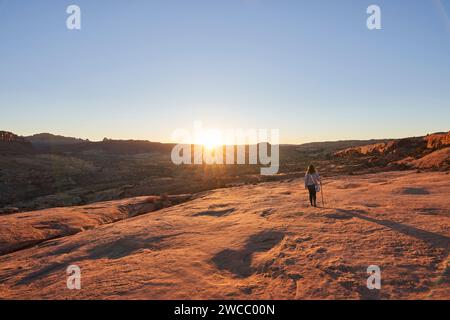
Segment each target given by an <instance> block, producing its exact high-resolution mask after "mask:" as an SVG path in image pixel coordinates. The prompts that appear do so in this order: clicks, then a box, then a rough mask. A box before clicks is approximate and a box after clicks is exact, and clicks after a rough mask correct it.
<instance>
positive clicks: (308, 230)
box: [0, 170, 450, 299]
mask: <svg viewBox="0 0 450 320" xmlns="http://www.w3.org/2000/svg"><path fill="white" fill-rule="evenodd" d="M449 177H450V176H449V175H448V172H420V171H416V170H407V171H391V172H381V173H373V174H361V175H340V176H336V177H330V178H325V179H324V184H323V191H324V197H325V206H324V208H322V207H318V208H314V207H310V206H309V203H308V202H307V191H306V190H305V189H304V186H303V179H301V178H292V179H288V180H283V181H273V182H263V183H259V184H247V185H242V186H236V187H229V188H221V189H216V190H210V191H205V192H201V193H197V194H194V195H190V196H185V197H184V198H182V199H181V200H180V202H179V203H172V204H170V206H169V205H168V206H167V207H165V206H164V205H161V206H160V207H159V210H156V211H154V206H149V205H148V203H154V201H155V199H153V198H151V199H147V198H145V197H143V198H130V199H122V200H120V201H109V202H101V203H97V204H94V205H86V206H80V207H66V208H52V209H44V210H39V211H31V212H23V213H15V214H11V215H4V216H0V226H1V228H2V232H1V239H0V250H3V252H4V253H3V255H1V256H0V299H448V298H449V297H450V285H449V284H450V258H449V248H450V212H449V208H450V198H449V196H448V195H449V190H450V179H449ZM163 200H164V199H163ZM165 200H167V199H165ZM318 200H319V205H320V206H322V203H321V197H320V195H319V197H318ZM167 201H168V200H167ZM146 203H147V205H146ZM8 226H9V228H8ZM5 227H6V228H5ZM24 234H26V235H28V238H27V239H26V240H27V241H28V242H27V243H24V236H23V235H24ZM6 252H8V253H6ZM69 265H77V266H79V267H80V268H81V275H82V278H81V284H82V288H81V290H68V289H67V287H66V279H67V274H66V268H67V267H68V266H69ZM369 265H378V266H379V267H380V269H381V290H369V289H367V287H366V280H367V277H368V275H367V273H366V269H367V267H368V266H369Z"/></svg>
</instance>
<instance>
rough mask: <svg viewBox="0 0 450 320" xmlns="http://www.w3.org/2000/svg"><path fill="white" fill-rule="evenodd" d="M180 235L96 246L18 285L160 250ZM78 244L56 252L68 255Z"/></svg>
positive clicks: (119, 240)
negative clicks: (90, 263) (82, 264)
mask: <svg viewBox="0 0 450 320" xmlns="http://www.w3.org/2000/svg"><path fill="white" fill-rule="evenodd" d="M180 234H181V233H178V234H169V235H162V236H154V237H139V236H126V237H123V238H120V239H116V240H114V241H111V242H107V243H102V244H99V245H96V246H94V247H92V248H90V249H89V250H87V254H86V255H83V256H77V257H71V258H68V259H65V260H64V261H62V262H57V263H52V264H49V265H46V266H44V267H42V268H40V269H38V270H36V271H34V272H31V273H29V274H27V275H26V276H24V277H23V278H22V279H20V280H19V281H18V282H17V283H16V285H24V284H30V283H31V282H33V281H36V280H38V279H41V278H44V277H46V276H48V275H49V274H51V273H54V272H56V271H58V272H59V271H62V270H64V269H65V268H67V267H68V266H69V265H71V264H77V263H80V262H81V261H83V260H96V259H105V258H107V259H120V258H123V257H126V256H130V255H133V254H135V253H136V252H138V251H139V250H143V249H150V250H159V249H161V247H162V246H163V241H164V240H166V239H167V238H171V237H175V236H178V235H180ZM78 247H79V245H77V244H74V245H72V244H69V245H66V246H63V247H61V248H57V249H56V250H57V251H58V252H59V253H60V254H64V253H68V252H70V250H72V249H76V248H78Z"/></svg>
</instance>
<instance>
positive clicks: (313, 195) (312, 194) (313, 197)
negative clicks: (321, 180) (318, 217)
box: [308, 186, 316, 206]
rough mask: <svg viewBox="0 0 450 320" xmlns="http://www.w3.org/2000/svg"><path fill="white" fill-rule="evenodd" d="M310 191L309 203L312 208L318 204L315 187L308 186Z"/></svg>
mask: <svg viewBox="0 0 450 320" xmlns="http://www.w3.org/2000/svg"><path fill="white" fill-rule="evenodd" d="M308 191H309V202H310V203H311V205H312V206H315V204H316V187H315V186H308Z"/></svg>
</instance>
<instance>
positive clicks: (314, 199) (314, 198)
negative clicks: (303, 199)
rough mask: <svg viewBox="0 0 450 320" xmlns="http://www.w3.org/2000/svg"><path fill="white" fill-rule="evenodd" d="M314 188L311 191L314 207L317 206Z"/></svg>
mask: <svg viewBox="0 0 450 320" xmlns="http://www.w3.org/2000/svg"><path fill="white" fill-rule="evenodd" d="M316 195H317V194H316V190H315V189H314V192H313V194H312V196H313V201H314V207H317V204H316Z"/></svg>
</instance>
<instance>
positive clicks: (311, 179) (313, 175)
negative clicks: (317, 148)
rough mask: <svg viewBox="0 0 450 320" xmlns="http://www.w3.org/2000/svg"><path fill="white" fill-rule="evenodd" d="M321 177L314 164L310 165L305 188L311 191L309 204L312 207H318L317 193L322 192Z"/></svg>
mask: <svg viewBox="0 0 450 320" xmlns="http://www.w3.org/2000/svg"><path fill="white" fill-rule="evenodd" d="M320 182H321V180H320V176H319V173H317V172H316V169H315V168H314V166H313V165H312V164H310V165H309V167H308V170H307V171H306V174H305V188H306V189H308V191H309V202H310V203H311V206H314V207H317V205H316V193H317V192H319V191H320Z"/></svg>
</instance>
